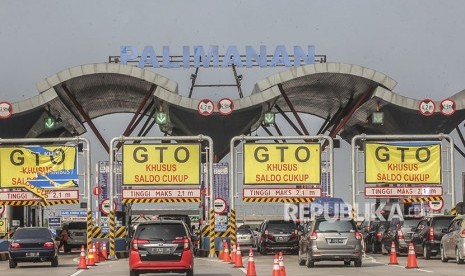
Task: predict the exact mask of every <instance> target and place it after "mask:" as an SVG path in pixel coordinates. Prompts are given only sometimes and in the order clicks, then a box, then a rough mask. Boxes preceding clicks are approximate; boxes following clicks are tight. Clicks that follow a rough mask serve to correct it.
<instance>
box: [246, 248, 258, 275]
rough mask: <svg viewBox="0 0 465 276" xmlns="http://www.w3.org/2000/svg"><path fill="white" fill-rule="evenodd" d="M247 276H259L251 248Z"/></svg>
mask: <svg viewBox="0 0 465 276" xmlns="http://www.w3.org/2000/svg"><path fill="white" fill-rule="evenodd" d="M245 276H257V271H255V261H254V260H253V250H252V248H250V251H249V261H248V262H247V274H246V275H245Z"/></svg>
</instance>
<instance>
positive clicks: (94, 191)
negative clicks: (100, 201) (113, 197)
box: [92, 186, 102, 195]
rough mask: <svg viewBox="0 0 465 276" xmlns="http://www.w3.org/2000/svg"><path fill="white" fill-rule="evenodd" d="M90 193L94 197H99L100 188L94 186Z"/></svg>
mask: <svg viewBox="0 0 465 276" xmlns="http://www.w3.org/2000/svg"><path fill="white" fill-rule="evenodd" d="M92 192H93V194H94V195H100V194H101V193H102V188H100V186H96V187H94V189H93V190H92Z"/></svg>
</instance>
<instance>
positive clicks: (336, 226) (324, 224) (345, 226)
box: [315, 220, 355, 232]
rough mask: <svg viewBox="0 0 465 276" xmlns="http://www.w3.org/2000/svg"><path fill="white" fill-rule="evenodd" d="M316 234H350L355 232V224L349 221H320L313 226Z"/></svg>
mask: <svg viewBox="0 0 465 276" xmlns="http://www.w3.org/2000/svg"><path fill="white" fill-rule="evenodd" d="M315 231H316V232H350V231H355V224H354V223H353V222H352V221H350V220H322V221H319V222H318V223H317V225H316V226H315Z"/></svg>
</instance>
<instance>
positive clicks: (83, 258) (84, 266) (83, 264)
mask: <svg viewBox="0 0 465 276" xmlns="http://www.w3.org/2000/svg"><path fill="white" fill-rule="evenodd" d="M77 269H87V264H86V250H85V249H84V245H83V246H82V247H81V256H80V257H79V265H78V268H77Z"/></svg>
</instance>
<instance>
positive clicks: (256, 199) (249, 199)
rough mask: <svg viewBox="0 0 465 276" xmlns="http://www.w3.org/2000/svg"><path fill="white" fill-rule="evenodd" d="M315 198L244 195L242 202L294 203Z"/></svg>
mask: <svg viewBox="0 0 465 276" xmlns="http://www.w3.org/2000/svg"><path fill="white" fill-rule="evenodd" d="M314 200H315V198H298V197H296V198H282V197H280V198H277V197H273V198H271V197H267V198H263V197H244V202H284V203H294V202H313V201H314Z"/></svg>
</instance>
